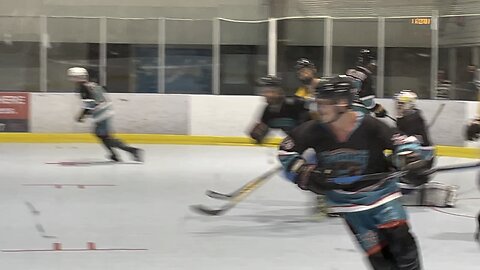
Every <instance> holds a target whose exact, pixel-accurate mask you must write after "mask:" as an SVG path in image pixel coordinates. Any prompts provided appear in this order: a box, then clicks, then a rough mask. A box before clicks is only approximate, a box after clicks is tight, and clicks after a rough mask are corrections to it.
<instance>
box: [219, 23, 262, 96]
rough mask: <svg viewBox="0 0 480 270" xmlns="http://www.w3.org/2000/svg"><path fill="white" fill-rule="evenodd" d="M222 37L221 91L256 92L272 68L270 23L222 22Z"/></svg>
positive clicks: (230, 93)
mask: <svg viewBox="0 0 480 270" xmlns="http://www.w3.org/2000/svg"><path fill="white" fill-rule="evenodd" d="M220 38H221V40H220V45H221V46H220V94H222V95H252V94H254V93H255V82H256V80H257V79H258V77H261V76H265V75H267V71H268V45H267V42H268V23H266V22H261V23H240V22H227V21H221V22H220Z"/></svg>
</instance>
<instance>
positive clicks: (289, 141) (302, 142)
mask: <svg viewBox="0 0 480 270" xmlns="http://www.w3.org/2000/svg"><path fill="white" fill-rule="evenodd" d="M314 126H315V123H314V121H309V122H306V123H304V124H302V125H300V126H299V127H297V128H295V129H294V130H293V131H292V132H291V133H290V134H289V135H288V136H287V137H286V138H285V139H284V140H283V141H282V143H281V144H280V146H279V151H278V159H279V160H280V163H281V164H282V166H283V168H284V170H285V172H286V174H287V178H289V179H290V180H292V181H293V179H294V178H295V177H296V176H297V175H296V174H295V173H293V171H294V169H293V168H292V167H293V166H294V165H295V163H296V162H297V161H298V160H303V157H302V154H303V152H305V150H307V149H308V148H310V147H312V144H311V141H312V139H311V134H313V133H314V132H313V128H314Z"/></svg>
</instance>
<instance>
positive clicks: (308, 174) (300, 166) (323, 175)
mask: <svg viewBox="0 0 480 270" xmlns="http://www.w3.org/2000/svg"><path fill="white" fill-rule="evenodd" d="M292 171H293V172H296V173H297V177H296V178H295V180H294V183H295V184H297V186H298V187H299V188H300V189H303V190H309V191H312V192H313V193H316V194H324V193H325V191H327V190H332V189H336V188H338V185H337V184H335V183H332V182H328V181H327V180H328V178H330V177H331V170H318V167H317V165H315V164H306V163H305V161H304V160H298V161H297V162H296V163H295V164H294V165H293V166H292Z"/></svg>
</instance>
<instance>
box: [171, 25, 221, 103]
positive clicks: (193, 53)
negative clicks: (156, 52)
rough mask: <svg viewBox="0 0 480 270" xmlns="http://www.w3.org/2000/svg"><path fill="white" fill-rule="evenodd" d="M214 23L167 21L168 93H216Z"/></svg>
mask: <svg viewBox="0 0 480 270" xmlns="http://www.w3.org/2000/svg"><path fill="white" fill-rule="evenodd" d="M212 29H213V26H212V21H210V20H166V21H165V40H166V44H165V92H166V93H175V94H211V93H212Z"/></svg>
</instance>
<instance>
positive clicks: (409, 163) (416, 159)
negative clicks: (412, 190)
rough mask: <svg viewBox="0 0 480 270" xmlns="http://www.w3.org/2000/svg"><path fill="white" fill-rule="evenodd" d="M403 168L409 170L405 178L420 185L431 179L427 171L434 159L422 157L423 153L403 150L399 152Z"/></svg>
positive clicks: (398, 155)
mask: <svg viewBox="0 0 480 270" xmlns="http://www.w3.org/2000/svg"><path fill="white" fill-rule="evenodd" d="M397 159H398V160H399V163H400V164H402V165H401V168H400V169H401V170H405V171H407V175H405V177H404V180H405V182H407V183H408V184H411V185H413V186H420V185H423V184H425V183H427V182H428V181H429V177H428V175H426V174H424V172H425V171H427V170H428V169H430V168H431V167H432V160H426V159H422V158H421V155H420V154H418V153H416V152H414V151H403V152H401V153H398V154H397Z"/></svg>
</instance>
